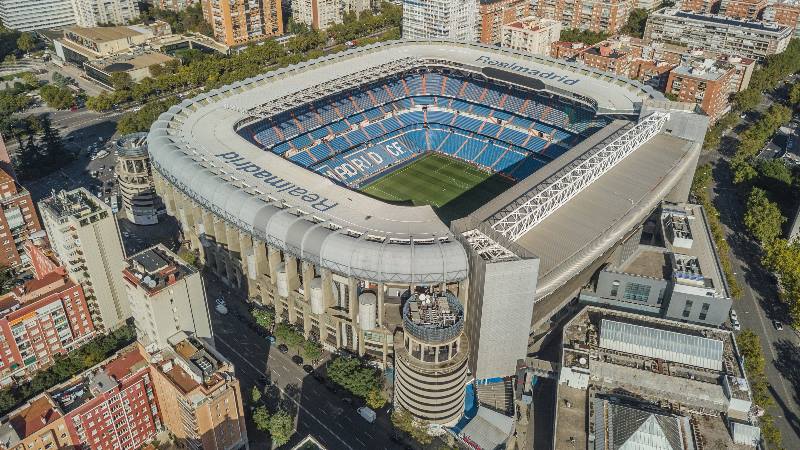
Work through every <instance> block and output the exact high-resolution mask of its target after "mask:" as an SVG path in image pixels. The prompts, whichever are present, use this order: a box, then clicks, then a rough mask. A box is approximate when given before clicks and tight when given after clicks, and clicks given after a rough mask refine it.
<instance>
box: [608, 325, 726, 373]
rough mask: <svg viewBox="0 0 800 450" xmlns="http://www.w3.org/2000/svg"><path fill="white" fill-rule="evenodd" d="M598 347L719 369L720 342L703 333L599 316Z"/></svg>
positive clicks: (721, 344) (721, 350)
mask: <svg viewBox="0 0 800 450" xmlns="http://www.w3.org/2000/svg"><path fill="white" fill-rule="evenodd" d="M600 347H602V348H606V349H610V350H616V351H620V352H625V353H632V354H634V355H640V356H645V357H649V358H658V359H663V360H667V361H672V362H676V363H680V364H686V365H689V366H695V367H703V368H706V369H712V370H722V355H723V343H722V341H720V340H717V339H708V338H704V337H702V336H695V335H691V334H685V333H678V332H674V331H668V330H663V329H659V328H651V327H645V326H641V325H634V324H631V323H625V322H617V321H614V320H608V319H602V321H601V323H600Z"/></svg>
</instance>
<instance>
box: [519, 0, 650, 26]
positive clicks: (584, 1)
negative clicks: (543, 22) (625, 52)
mask: <svg viewBox="0 0 800 450" xmlns="http://www.w3.org/2000/svg"><path fill="white" fill-rule="evenodd" d="M533 5H534V8H533V9H534V11H535V14H536V15H537V16H539V17H542V18H546V19H553V20H558V21H559V22H561V25H563V26H564V28H577V29H580V30H590V31H594V32H603V33H607V34H616V33H618V32H619V31H620V29H622V27H623V26H624V25H625V22H626V21H627V20H628V15H630V12H631V9H633V8H634V7H635V6H636V4H635V2H627V1H620V0H610V1H608V0H605V1H601V0H578V1H574V2H573V1H569V0H536V1H534V2H533Z"/></svg>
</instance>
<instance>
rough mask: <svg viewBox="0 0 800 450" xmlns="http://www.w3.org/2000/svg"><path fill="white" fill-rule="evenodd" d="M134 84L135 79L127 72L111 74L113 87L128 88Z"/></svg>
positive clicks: (118, 89)
mask: <svg viewBox="0 0 800 450" xmlns="http://www.w3.org/2000/svg"><path fill="white" fill-rule="evenodd" d="M132 86H133V80H131V76H130V75H128V73H127V72H114V73H112V74H111V87H113V88H114V90H117V91H123V90H128V89H130V88H131V87H132Z"/></svg>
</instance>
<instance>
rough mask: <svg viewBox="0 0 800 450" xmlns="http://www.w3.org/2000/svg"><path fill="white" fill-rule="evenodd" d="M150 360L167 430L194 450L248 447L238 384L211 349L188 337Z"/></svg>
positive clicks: (226, 363)
mask: <svg viewBox="0 0 800 450" xmlns="http://www.w3.org/2000/svg"><path fill="white" fill-rule="evenodd" d="M171 342H172V343H171V344H170V345H168V346H167V347H165V348H164V349H162V350H160V351H159V352H157V353H155V354H153V355H150V359H151V361H152V374H153V385H154V386H155V391H156V394H157V396H158V404H159V407H160V409H161V413H162V414H161V417H163V419H164V426H165V427H166V428H167V429H169V430H170V432H171V433H172V434H173V436H175V439H176V440H177V441H178V442H179V443H180V445H183V446H185V447H187V448H190V449H197V450H200V449H202V450H216V449H237V448H247V445H248V443H247V428H246V426H245V417H244V407H243V406H242V393H241V388H240V386H239V380H238V379H236V377H235V376H234V368H233V365H232V364H231V363H230V362H229V361H228V360H226V359H225V358H224V357H223V356H222V355H220V354H219V353H218V352H217V351H216V350H215V349H214V348H213V347H211V346H209V345H207V344H205V343H204V342H202V341H201V340H198V339H195V338H193V337H189V336H187V335H185V334H184V335H183V336H180V335H177V336H175V339H174V340H171Z"/></svg>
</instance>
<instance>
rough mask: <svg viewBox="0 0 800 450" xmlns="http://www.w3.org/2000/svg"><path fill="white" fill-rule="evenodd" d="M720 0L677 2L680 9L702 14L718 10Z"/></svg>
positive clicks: (713, 12) (684, 0)
mask: <svg viewBox="0 0 800 450" xmlns="http://www.w3.org/2000/svg"><path fill="white" fill-rule="evenodd" d="M719 4H720V0H683V1H680V2H677V6H678V8H680V9H681V11H690V12H697V13H703V14H715V13H718V12H719Z"/></svg>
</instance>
